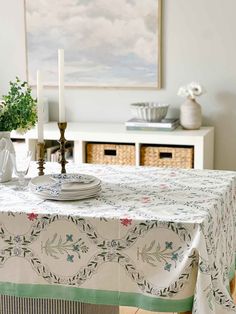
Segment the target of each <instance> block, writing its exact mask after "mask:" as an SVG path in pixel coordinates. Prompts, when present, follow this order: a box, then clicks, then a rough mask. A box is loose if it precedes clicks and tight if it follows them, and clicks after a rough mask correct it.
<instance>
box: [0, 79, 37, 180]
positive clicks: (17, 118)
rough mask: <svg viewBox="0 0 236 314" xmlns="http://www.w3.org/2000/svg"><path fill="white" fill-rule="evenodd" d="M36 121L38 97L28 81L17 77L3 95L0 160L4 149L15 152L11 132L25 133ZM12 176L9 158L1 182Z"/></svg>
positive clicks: (1, 104) (0, 104) (0, 107)
mask: <svg viewBox="0 0 236 314" xmlns="http://www.w3.org/2000/svg"><path fill="white" fill-rule="evenodd" d="M36 121H37V106H36V99H34V98H33V97H32V90H31V88H30V87H29V86H28V84H27V82H25V81H23V82H22V81H21V80H20V79H19V78H18V77H16V80H15V82H10V88H9V92H8V94H7V95H4V96H2V101H1V103H0V162H1V151H3V150H4V149H6V150H9V151H10V152H11V153H14V147H13V144H12V142H11V140H10V132H11V131H12V130H17V131H19V132H22V133H23V132H25V131H27V130H29V129H31V128H32V127H33V126H34V125H35V124H36ZM3 139H4V140H3ZM11 176H12V164H11V161H10V158H9V160H8V162H7V165H6V171H5V172H4V174H2V176H1V178H0V182H5V181H9V180H10V179H11Z"/></svg>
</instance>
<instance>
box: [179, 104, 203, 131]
mask: <svg viewBox="0 0 236 314" xmlns="http://www.w3.org/2000/svg"><path fill="white" fill-rule="evenodd" d="M180 124H181V125H182V127H183V128H184V129H188V130H197V129H199V128H200V127H201V125H202V110H201V106H200V105H199V103H197V102H196V100H195V99H189V98H187V99H186V100H185V102H184V103H183V104H182V105H181V107H180Z"/></svg>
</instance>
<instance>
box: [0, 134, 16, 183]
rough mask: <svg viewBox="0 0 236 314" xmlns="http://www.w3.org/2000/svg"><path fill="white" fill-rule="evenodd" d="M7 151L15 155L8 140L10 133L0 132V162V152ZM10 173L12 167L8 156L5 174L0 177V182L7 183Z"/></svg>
mask: <svg viewBox="0 0 236 314" xmlns="http://www.w3.org/2000/svg"><path fill="white" fill-rule="evenodd" d="M4 149H7V150H9V152H10V153H14V154H15V150H14V146H13V143H12V141H11V138H10V132H0V162H3V161H2V157H3V156H2V155H3V154H1V152H2V151H3V150H4ZM12 171H13V165H12V161H11V158H10V155H9V157H8V160H7V164H6V170H5V172H4V173H3V174H2V175H1V176H0V182H7V181H10V180H11V178H12Z"/></svg>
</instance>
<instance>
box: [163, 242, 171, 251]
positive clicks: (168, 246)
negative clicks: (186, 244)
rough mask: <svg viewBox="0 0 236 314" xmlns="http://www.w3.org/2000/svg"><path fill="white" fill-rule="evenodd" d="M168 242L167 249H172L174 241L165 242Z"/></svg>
mask: <svg viewBox="0 0 236 314" xmlns="http://www.w3.org/2000/svg"><path fill="white" fill-rule="evenodd" d="M165 244H166V249H170V250H172V249H173V247H172V246H173V242H166V243H165Z"/></svg>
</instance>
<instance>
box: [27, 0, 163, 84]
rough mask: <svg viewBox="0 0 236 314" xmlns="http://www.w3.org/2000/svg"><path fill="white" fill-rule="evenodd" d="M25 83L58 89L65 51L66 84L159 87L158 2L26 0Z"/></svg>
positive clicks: (146, 0) (133, 0)
mask: <svg viewBox="0 0 236 314" xmlns="http://www.w3.org/2000/svg"><path fill="white" fill-rule="evenodd" d="M25 9H26V38H27V59H28V79H29V82H30V83H31V84H35V81H36V71H37V70H38V69H40V70H42V71H43V72H44V79H45V82H46V85H52V86H53V85H54V86H56V85H57V82H58V69H57V50H58V48H63V49H64V50H65V83H66V85H68V86H92V87H93V86H94V87H153V88H157V87H159V85H160V82H159V72H160V68H159V67H160V60H159V50H160V47H159V43H160V40H159V39H160V38H159V36H160V30H159V28H160V21H159V14H158V12H160V11H159V9H160V0H116V1H114V0H113V1H112V0H50V1H49V0H25Z"/></svg>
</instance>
